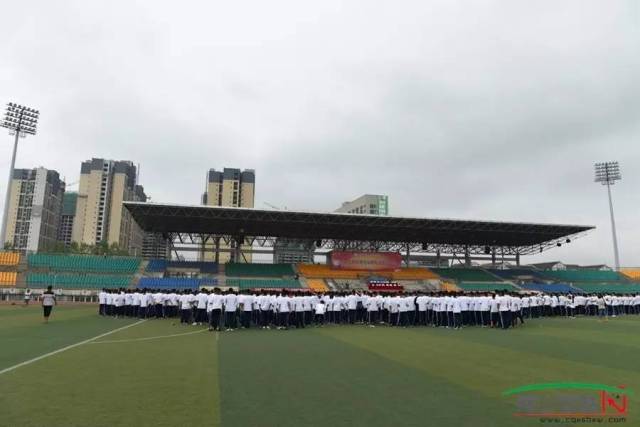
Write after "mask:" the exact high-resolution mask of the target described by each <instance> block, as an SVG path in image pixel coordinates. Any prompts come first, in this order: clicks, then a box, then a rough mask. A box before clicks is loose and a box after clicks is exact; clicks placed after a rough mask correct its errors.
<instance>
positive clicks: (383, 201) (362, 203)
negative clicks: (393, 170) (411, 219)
mask: <svg viewBox="0 0 640 427" xmlns="http://www.w3.org/2000/svg"><path fill="white" fill-rule="evenodd" d="M336 212H339V213H352V214H363V215H380V216H387V215H389V197H388V196H381V195H377V194H364V195H362V196H360V197H358V198H357V199H355V200H353V201H351V202H344V203H343V204H342V206H340V207H339V208H338V209H336Z"/></svg>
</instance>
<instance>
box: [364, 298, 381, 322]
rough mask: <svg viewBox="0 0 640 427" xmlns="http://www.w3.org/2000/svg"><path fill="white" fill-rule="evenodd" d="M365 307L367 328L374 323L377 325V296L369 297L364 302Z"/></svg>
mask: <svg viewBox="0 0 640 427" xmlns="http://www.w3.org/2000/svg"><path fill="white" fill-rule="evenodd" d="M366 306H367V317H368V319H367V320H368V323H369V326H375V324H376V323H378V309H379V307H378V297H377V295H375V294H373V295H369V297H368V298H367V300H366Z"/></svg>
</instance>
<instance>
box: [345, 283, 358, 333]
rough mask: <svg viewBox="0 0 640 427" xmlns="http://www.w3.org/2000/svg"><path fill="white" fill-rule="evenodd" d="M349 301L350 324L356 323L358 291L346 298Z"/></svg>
mask: <svg viewBox="0 0 640 427" xmlns="http://www.w3.org/2000/svg"><path fill="white" fill-rule="evenodd" d="M346 301H347V310H349V323H350V324H352V325H353V324H354V323H356V315H357V309H358V295H356V291H353V292H351V294H350V295H348V296H347V297H346Z"/></svg>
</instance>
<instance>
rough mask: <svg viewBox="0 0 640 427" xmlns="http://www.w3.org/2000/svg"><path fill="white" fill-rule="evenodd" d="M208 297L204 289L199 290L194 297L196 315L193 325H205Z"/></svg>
mask: <svg viewBox="0 0 640 427" xmlns="http://www.w3.org/2000/svg"><path fill="white" fill-rule="evenodd" d="M208 297H209V295H208V294H207V291H206V290H205V289H201V290H200V292H198V293H197V294H196V296H195V305H196V315H195V319H194V320H195V322H194V324H195V323H197V324H198V325H202V324H203V323H205V322H206V321H207V320H208V319H207V298H208Z"/></svg>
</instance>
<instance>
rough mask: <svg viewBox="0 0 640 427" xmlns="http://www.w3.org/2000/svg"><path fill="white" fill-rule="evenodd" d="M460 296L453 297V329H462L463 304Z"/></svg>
mask: <svg viewBox="0 0 640 427" xmlns="http://www.w3.org/2000/svg"><path fill="white" fill-rule="evenodd" d="M460 298H461V297H459V296H457V297H453V298H452V301H451V304H452V307H453V310H452V312H453V329H460V328H462V304H461V301H460Z"/></svg>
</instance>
